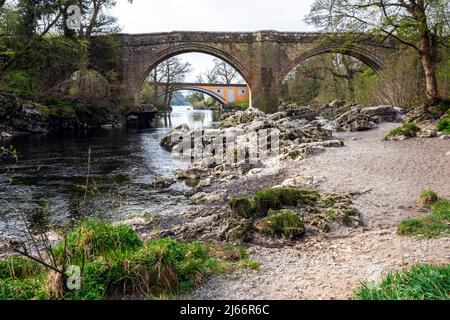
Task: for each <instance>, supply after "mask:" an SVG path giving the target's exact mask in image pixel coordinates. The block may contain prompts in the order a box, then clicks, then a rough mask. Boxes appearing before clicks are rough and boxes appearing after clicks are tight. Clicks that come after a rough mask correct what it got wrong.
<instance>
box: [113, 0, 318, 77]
mask: <svg viewBox="0 0 450 320" xmlns="http://www.w3.org/2000/svg"><path fill="white" fill-rule="evenodd" d="M313 2H314V0H224V1H219V0H133V4H130V3H128V1H127V0H119V1H118V3H117V6H116V7H115V8H114V9H113V14H114V15H115V16H116V17H117V18H118V22H119V25H120V26H121V27H122V32H124V33H151V32H168V31H259V30H278V31H313V28H312V27H311V26H307V25H306V24H305V23H304V21H303V19H304V17H305V15H307V14H308V13H309V9H310V7H311V4H312V3H313ZM182 57H183V60H185V61H188V62H189V63H191V64H192V66H193V69H194V70H193V71H192V72H191V73H190V74H189V75H188V76H187V77H186V81H188V82H191V81H192V82H195V81H196V78H197V75H198V74H200V73H203V72H205V71H206V70H207V69H211V68H212V66H213V62H212V59H213V58H212V57H211V56H208V55H205V54H200V53H189V54H184V55H183V56H182Z"/></svg>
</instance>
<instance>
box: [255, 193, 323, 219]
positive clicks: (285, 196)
mask: <svg viewBox="0 0 450 320" xmlns="http://www.w3.org/2000/svg"><path fill="white" fill-rule="evenodd" d="M319 198H320V194H319V192H317V191H314V190H301V189H295V188H272V189H262V190H260V191H258V192H256V193H255V196H254V197H253V201H254V204H255V210H256V211H257V212H258V213H260V214H266V213H267V212H268V211H269V210H270V209H274V210H277V209H281V208H282V207H283V206H314V204H315V203H316V202H317V200H318V199H319Z"/></svg>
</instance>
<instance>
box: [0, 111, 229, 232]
mask: <svg viewBox="0 0 450 320" xmlns="http://www.w3.org/2000/svg"><path fill="white" fill-rule="evenodd" d="M219 116H220V115H219V113H218V112H217V111H209V110H190V107H188V106H174V108H173V112H172V114H171V116H170V118H163V117H160V118H156V119H155V121H154V123H153V124H152V128H151V129H147V130H141V131H138V130H137V129H131V128H125V127H119V128H98V129H90V130H87V131H79V132H58V133H56V132H54V133H50V134H45V135H33V136H22V137H15V138H13V139H11V140H8V141H6V142H5V141H3V142H2V143H3V145H4V146H5V144H6V143H7V145H8V146H9V145H13V146H14V147H15V148H16V150H17V154H18V161H17V162H13V161H8V162H0V199H1V202H2V203H1V206H0V236H2V235H3V236H5V235H6V236H11V235H15V236H19V235H23V230H24V223H23V219H22V218H21V217H20V216H21V212H23V213H24V215H25V216H26V220H27V221H28V223H29V224H31V225H33V226H34V227H39V226H47V225H57V226H61V225H64V224H66V223H69V222H71V221H74V220H76V219H78V218H79V217H80V216H82V217H96V218H103V219H107V220H114V221H117V220H121V219H129V218H132V217H135V216H139V215H146V214H151V213H152V212H157V213H158V214H170V213H171V212H175V211H178V210H185V209H186V208H187V206H188V203H187V198H186V197H185V196H184V192H185V191H187V190H188V187H187V186H185V185H184V184H175V185H173V186H172V187H170V188H169V189H168V190H165V191H161V190H154V189H152V188H151V186H150V185H151V182H152V181H153V180H154V179H155V178H157V177H160V176H164V175H168V174H170V173H171V172H172V171H173V170H175V169H177V168H184V167H186V166H187V165H188V164H186V163H182V162H180V161H179V160H175V159H172V158H171V155H170V153H169V152H167V151H165V150H164V149H163V148H162V147H161V146H160V145H159V142H160V140H161V138H162V137H164V136H165V135H166V134H167V133H168V132H169V131H170V130H171V128H174V127H176V126H178V125H180V124H182V123H187V124H188V125H189V127H190V128H193V127H201V126H206V125H209V124H211V123H213V122H217V121H218V119H219ZM89 149H91V156H90V166H89V177H90V179H89V184H88V185H89V188H88V192H87V193H86V192H85V191H86V190H85V189H86V188H85V185H86V177H87V173H88V159H89V156H88V154H89ZM37 207H41V209H37ZM42 208H43V209H42Z"/></svg>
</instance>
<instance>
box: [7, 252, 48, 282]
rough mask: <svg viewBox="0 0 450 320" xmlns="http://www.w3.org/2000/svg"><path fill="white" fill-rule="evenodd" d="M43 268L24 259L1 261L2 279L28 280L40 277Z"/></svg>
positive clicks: (15, 258)
mask: <svg viewBox="0 0 450 320" xmlns="http://www.w3.org/2000/svg"><path fill="white" fill-rule="evenodd" d="M42 271H43V267H42V266H41V265H40V264H38V263H37V262H34V261H31V260H29V259H25V258H22V257H11V258H9V259H7V260H0V279H6V278H12V279H16V280H17V279H26V278H30V277H33V276H36V275H38V274H39V273H41V272H42Z"/></svg>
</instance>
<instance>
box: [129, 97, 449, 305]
mask: <svg viewBox="0 0 450 320" xmlns="http://www.w3.org/2000/svg"><path fill="white" fill-rule="evenodd" d="M333 104H335V106H334V109H333V108H330V106H329V105H327V106H323V107H321V108H319V109H314V108H311V107H301V108H298V107H295V106H289V105H285V106H282V107H281V108H280V111H279V112H278V113H276V114H273V115H264V114H261V113H259V112H258V111H255V110H252V109H250V110H249V111H247V112H236V113H233V114H231V115H230V114H229V115H227V116H225V117H224V118H223V119H222V122H221V124H220V125H219V126H218V127H215V128H208V129H207V130H209V129H211V130H219V131H220V132H222V133H223V132H227V130H235V129H236V128H239V129H242V130H243V132H244V133H245V132H249V131H250V129H249V128H257V129H262V128H265V129H268V128H276V129H278V130H280V133H281V134H280V153H279V155H278V156H277V160H278V161H274V159H271V161H270V160H269V161H267V162H265V161H261V162H259V163H257V164H253V165H251V166H249V165H245V164H241V165H237V164H236V165H234V166H228V167H227V166H224V165H218V166H215V165H205V164H200V165H199V164H194V165H192V166H191V167H189V168H188V169H187V170H179V171H177V172H175V174H174V176H173V177H170V178H168V180H169V181H177V179H178V180H186V181H194V184H193V185H195V187H194V188H193V189H192V191H191V192H190V193H189V195H190V200H191V202H192V203H193V204H194V205H195V209H194V210H191V211H189V212H185V213H181V214H180V215H178V216H177V217H176V218H175V217H171V218H164V217H158V216H157V215H156V216H155V217H154V220H152V222H153V223H155V224H154V225H153V227H152V228H148V227H147V226H146V225H147V224H146V223H145V222H144V221H142V220H141V221H139V219H137V220H135V221H132V222H131V223H132V224H134V225H135V227H136V228H137V229H138V230H139V231H140V232H141V233H142V234H143V235H144V236H145V237H148V238H154V237H159V236H171V237H175V238H179V239H200V240H212V241H227V242H232V243H236V242H238V243H245V244H246V246H247V247H248V248H249V250H250V251H251V252H252V253H253V254H252V258H253V259H256V260H257V261H259V262H260V263H261V270H260V271H251V272H248V271H246V272H243V273H237V274H235V275H233V276H231V277H230V276H227V277H214V278H212V279H210V281H208V282H207V283H206V284H205V285H204V286H202V287H201V288H199V289H198V290H197V291H196V292H195V293H194V298H197V299H261V298H264V299H345V298H349V297H350V296H351V294H352V292H353V290H355V289H356V288H357V287H358V286H359V284H360V282H361V281H366V280H379V279H380V278H381V277H382V276H384V275H386V273H387V272H389V271H391V270H395V269H396V268H399V267H406V266H410V265H413V264H415V263H420V262H431V263H448V262H449V261H450V256H448V254H447V253H446V252H448V249H450V241H449V240H448V238H438V239H431V240H415V239H405V238H402V237H400V236H398V235H396V233H395V228H396V226H397V225H398V223H399V222H400V221H401V220H403V219H405V218H407V217H410V216H414V215H418V214H420V209H419V208H418V207H417V206H416V205H415V200H416V199H417V197H418V195H419V193H420V192H421V191H422V190H424V189H428V188H432V189H435V190H437V191H438V192H439V194H440V195H442V196H443V197H450V189H449V184H448V183H447V182H448V181H447V178H446V177H448V176H449V175H450V171H449V170H450V167H449V166H448V161H449V160H448V159H449V158H448V157H449V154H450V144H449V141H448V140H445V139H411V140H406V141H400V142H398V141H396V142H394V141H392V142H391V141H386V140H385V139H384V138H385V136H386V135H387V134H388V133H389V132H390V131H391V130H392V129H394V128H396V127H399V126H400V125H401V124H400V123H396V122H401V121H402V120H403V119H404V117H405V114H407V113H406V111H405V110H403V109H399V108H395V107H390V106H380V107H373V108H361V107H359V106H351V105H346V104H343V103H341V102H333ZM336 104H337V105H336ZM336 108H340V110H341V112H342V113H340V114H339V112H334V113H333V112H332V110H336ZM330 113H331V114H330ZM324 114H325V115H326V117H325V116H324ZM385 122H387V123H385ZM230 128H231V129H230ZM176 132H178V133H179V134H182V135H183V134H184V135H189V134H190V133H192V132H191V130H190V129H189V128H188V127H187V126H180V127H179V128H176V129H175V130H174V132H172V133H171V135H174V133H176ZM175 135H176V134H175ZM169 141H173V140H172V139H168V138H167V139H163V141H162V145H164V146H165V147H166V148H168V149H169V150H170V149H173V148H176V146H177V143H175V144H173V145H170V144H167V143H168V142H169ZM293 155H294V156H293ZM431 163H433V165H430V164H431ZM168 185H170V182H169V183H168ZM160 187H167V185H160ZM274 187H275V188H274ZM280 188H284V189H283V190H282V191H281V193H284V194H285V193H286V192H288V193H289V192H292V191H289V190H291V189H294V190H303V191H302V192H313V193H314V194H316V195H318V198H319V199H321V200H320V201H318V202H314V201H313V202H314V203H313V204H309V205H305V204H302V203H301V201H300V202H299V201H295V202H296V205H292V203H291V205H289V203H288V205H285V204H286V203H284V205H281V206H282V207H285V208H288V210H281V211H280V210H279V209H274V208H270V209H269V210H271V211H270V213H268V214H262V215H261V214H260V213H258V212H259V211H258V210H253V211H252V210H250V211H249V212H250V213H248V212H247V211H246V209H245V208H247V209H248V208H254V207H258V201H260V199H261V196H264V194H261V192H263V193H264V192H267V191H268V190H280ZM273 192H275V193H277V191H273ZM270 198H271V199H272V200H273V197H272V196H270ZM327 199H334V200H331V201H328V200H327ZM336 199H340V201H336ZM230 200H231V201H230ZM236 201H238V202H236ZM283 201H284V200H283ZM287 201H289V200H287ZM324 203H325V205H324ZM243 208H244V209H243ZM333 209H338V211H339V212H340V215H339V217H340V219H335V220H333V219H330V213H336V210H334V211H333ZM286 211H287V212H286ZM327 212H328V215H327ZM252 213H255V214H256V216H251V214H252ZM292 213H294V214H296V215H297V216H298V217H300V220H301V221H302V222H303V223H300V224H298V223H296V222H298V221H297V220H295V219H294V221H293V222H292V219H291V218H292ZM342 213H347V215H346V214H342ZM331 216H332V215H331ZM277 218H279V221H281V225H282V226H284V227H288V228H287V229H289V228H290V229H289V230H290V231H291V232H287V233H283V231H279V229H276V228H270V225H271V223H272V222H273V221H274V220H273V219H275V220H276V219H277ZM169 219H175V220H176V221H177V224H178V225H177V226H173V225H171V223H170V222H168V220H169ZM173 221H174V220H173ZM285 221H290V223H291V224H289V225H288V224H285ZM163 225H165V226H166V228H161V227H160V226H163ZM267 226H269V228H268V229H269V231H267ZM277 230H278V231H277ZM281 230H282V228H281Z"/></svg>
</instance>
